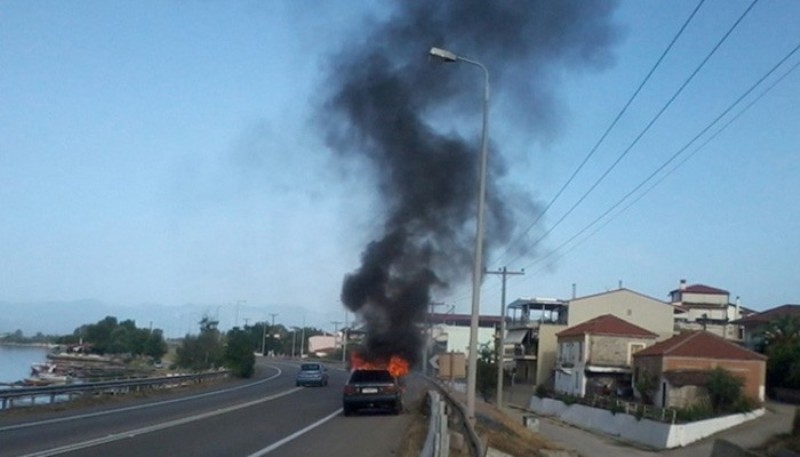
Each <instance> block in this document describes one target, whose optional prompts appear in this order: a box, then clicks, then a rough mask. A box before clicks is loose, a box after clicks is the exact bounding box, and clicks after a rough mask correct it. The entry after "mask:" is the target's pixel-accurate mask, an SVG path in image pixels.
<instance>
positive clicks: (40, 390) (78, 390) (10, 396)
mask: <svg viewBox="0 0 800 457" xmlns="http://www.w3.org/2000/svg"><path fill="white" fill-rule="evenodd" d="M229 374H230V372H229V371H227V370H221V371H213V372H207V373H198V374H187V375H177V376H163V377H158V378H136V379H125V380H115V381H100V382H87V383H79V384H61V385H55V386H38V387H18V388H12V389H0V409H10V408H13V407H14V403H15V400H21V399H27V398H29V399H31V400H30V403H26V404H33V403H34V401H35V399H36V398H41V397H46V398H49V403H55V402H56V399H57V398H59V397H63V396H66V397H67V398H68V400H71V399H72V398H73V397H76V396H81V395H86V394H99V393H112V394H123V393H128V392H131V391H134V392H138V391H141V390H149V389H155V388H164V387H167V386H170V385H175V386H179V385H186V384H195V383H200V382H204V381H207V380H211V379H216V378H223V377H226V376H228V375H229Z"/></svg>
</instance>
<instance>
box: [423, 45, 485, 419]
mask: <svg viewBox="0 0 800 457" xmlns="http://www.w3.org/2000/svg"><path fill="white" fill-rule="evenodd" d="M430 55H431V56H433V57H437V58H439V59H441V60H442V61H444V62H456V61H461V62H464V63H468V64H470V65H474V66H476V67H478V68H480V69H481V70H483V75H484V89H483V126H482V132H481V157H480V178H479V181H480V185H479V188H478V217H477V224H476V225H477V226H476V229H475V261H474V263H473V266H472V316H471V319H470V330H469V355H468V361H467V363H468V367H467V418H468V419H469V420H470V421H472V422H473V423H474V421H475V391H476V381H477V373H478V367H477V364H478V320H479V317H480V308H481V304H480V300H481V297H480V295H481V282H482V280H483V231H484V221H483V217H484V207H485V206H486V166H487V164H488V162H489V160H488V159H489V151H488V144H489V70H488V69H487V68H486V67H485V66H484V65H483V64H481V63H480V62H477V61H475V60H471V59H467V58H465V57H461V56H459V55H456V54H455V53H453V52H450V51H447V50H444V49H440V48H435V47H434V48H431V50H430Z"/></svg>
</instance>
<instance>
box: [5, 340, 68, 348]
mask: <svg viewBox="0 0 800 457" xmlns="http://www.w3.org/2000/svg"><path fill="white" fill-rule="evenodd" d="M0 346H12V347H29V348H47V349H52V348H54V347H58V346H60V345H58V344H55V343H15V342H11V341H2V340H0Z"/></svg>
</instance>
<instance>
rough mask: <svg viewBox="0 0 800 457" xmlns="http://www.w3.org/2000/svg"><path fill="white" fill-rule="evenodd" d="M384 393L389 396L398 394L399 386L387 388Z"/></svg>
mask: <svg viewBox="0 0 800 457" xmlns="http://www.w3.org/2000/svg"><path fill="white" fill-rule="evenodd" d="M383 391H384V392H385V393H387V394H393V393H395V392H397V386H386V387H384V388H383Z"/></svg>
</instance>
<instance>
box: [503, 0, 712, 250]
mask: <svg viewBox="0 0 800 457" xmlns="http://www.w3.org/2000/svg"><path fill="white" fill-rule="evenodd" d="M703 3H705V0H700V1H699V2H698V3H697V6H695V8H694V10H692V12H691V14H690V15H689V17H687V18H686V20H685V21H684V22H683V25H681V27H680V29H679V30H678V32H677V33H676V34H675V36H673V37H672V40H671V41H670V42H669V44H668V45H667V47H666V48H665V49H664V51H663V52H662V53H661V56H659V58H658V60H656V63H655V64H653V66H652V68H650V71H648V72H647V75H646V76H645V77H644V79H643V80H642V82H641V83H639V87H637V88H636V90H635V91H634V92H633V94H631V96H630V98H628V101H627V102H626V103H625V105H624V106H623V107H622V109H621V110H620V111H619V113H617V115H616V117H614V120H613V121H611V124H609V126H608V127H607V128H606V130H605V132H603V134H602V135H601V136H600V138H599V139H598V140H597V142H596V143H595V144H594V146H593V147H592V149H591V150H590V151H589V153H588V154H586V156H585V157H584V158H583V160H582V161H581V163H580V164H579V165H578V167H577V168H575V171H573V172H572V175H570V177H569V178H568V179H567V181H566V182H565V183H564V184H563V185H562V186H561V188H560V189H559V190H558V192H556V194H555V195H554V196H553V198H551V199H550V201H549V202H548V203H547V205H545V207H544V209H542V211H541V212H540V213H539V214H538V215H537V216H536V218H535V219H534V220H533V222H531V223H530V224H529V225H528V227H527V228H525V230H523V231H522V233H521V234H520V235H519V236H518V237H517V239H516V240H514V241H512V242H511V243H509V244H508V247H507V248H506V250H505V251H504V252H503V254H501V255H500V259H502V258H503V257H504V256H505V255H507V254H508V252H509V251H510V250H511V247H512V246H514V245H515V244H517V243H520V242H522V241H523V240H524V238H525V237H526V236H527V235H528V233H529V232H530V231H531V229H533V227H535V226H536V224H537V223H538V222H539V221H540V220H541V219H542V217H544V215H545V213H547V211H548V210H549V209H550V207H552V206H553V203H555V202H556V200H558V198H559V197H561V194H562V193H564V191H565V190H566V189H567V187H569V185H570V184H572V181H573V180H574V179H575V177H576V176H577V175H578V173H580V171H581V170H582V169H583V167H584V166H585V165H586V163H587V162H588V161H589V159H590V158H591V157H592V156H593V155H594V153H595V152H597V149H598V148H600V145H601V144H603V142H604V141H605V139H606V137H608V135H609V134H610V133H611V131H612V130H613V129H614V127H616V125H617V123H618V122H619V120H620V119H621V118H622V116H623V115H624V114H625V112H627V111H628V108H629V107H630V106H631V104H632V103H633V101H634V100H635V99H636V97H637V96H638V95H639V92H641V91H642V89H643V88H644V86H645V84H647V82H648V81H649V80H650V77H651V76H653V74H654V73H655V72H656V69H658V67H659V66H660V65H661V62H662V61H663V60H664V58H665V57H666V56H667V54H669V51H670V50H671V49H672V47H673V46H674V45H675V43H676V42H677V41H678V38H680V36H681V35H683V32H684V30H686V27H687V26H688V25H689V23H690V22H691V21H692V19H693V18H694V16H695V15H696V14H697V11H698V10H700V7H701V6H702V5H703ZM537 243H538V241H537Z"/></svg>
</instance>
